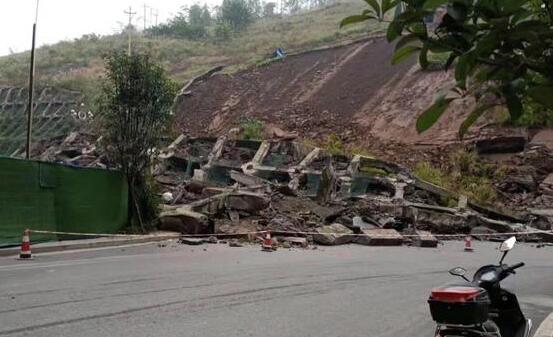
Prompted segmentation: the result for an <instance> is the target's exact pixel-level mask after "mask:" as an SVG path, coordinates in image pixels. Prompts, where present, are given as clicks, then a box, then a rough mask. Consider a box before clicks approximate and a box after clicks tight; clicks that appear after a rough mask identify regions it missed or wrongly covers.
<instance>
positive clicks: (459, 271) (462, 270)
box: [449, 267, 467, 276]
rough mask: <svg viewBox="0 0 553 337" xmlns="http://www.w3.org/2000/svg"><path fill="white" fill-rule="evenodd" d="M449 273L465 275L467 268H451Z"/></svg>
mask: <svg viewBox="0 0 553 337" xmlns="http://www.w3.org/2000/svg"><path fill="white" fill-rule="evenodd" d="M449 273H450V274H451V275H455V276H465V274H466V273H467V270H466V269H465V268H463V267H455V268H453V269H450V270H449Z"/></svg>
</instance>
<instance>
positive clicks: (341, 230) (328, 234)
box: [313, 223, 353, 246]
mask: <svg viewBox="0 0 553 337" xmlns="http://www.w3.org/2000/svg"><path fill="white" fill-rule="evenodd" d="M315 231H316V232H317V234H314V235H313V240H314V241H315V242H316V243H319V244H321V245H328V246H333V245H342V244H346V243H350V242H351V241H352V240H353V236H352V235H351V234H353V231H351V230H350V229H348V228H347V227H346V226H343V225H341V224H339V223H335V224H332V225H327V226H323V227H320V228H317V229H316V230H315Z"/></svg>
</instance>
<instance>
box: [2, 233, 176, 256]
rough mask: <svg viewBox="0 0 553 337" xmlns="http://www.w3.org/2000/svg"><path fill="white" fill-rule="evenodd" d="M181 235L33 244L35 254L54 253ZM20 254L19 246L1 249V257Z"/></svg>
mask: <svg viewBox="0 0 553 337" xmlns="http://www.w3.org/2000/svg"><path fill="white" fill-rule="evenodd" d="M180 237H181V234H168V235H158V236H148V237H143V238H132V239H124V240H109V241H92V240H94V239H91V242H78V243H71V242H70V241H68V242H65V243H61V244H59V245H54V246H43V247H41V246H40V244H37V245H33V255H34V254H40V253H52V252H63V251H72V250H81V249H90V248H100V247H118V246H128V245H133V244H137V243H147V242H158V241H165V240H169V239H178V238H180ZM17 254H19V247H14V248H4V249H0V257H9V256H14V255H17Z"/></svg>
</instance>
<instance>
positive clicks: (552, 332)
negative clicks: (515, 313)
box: [534, 312, 553, 337]
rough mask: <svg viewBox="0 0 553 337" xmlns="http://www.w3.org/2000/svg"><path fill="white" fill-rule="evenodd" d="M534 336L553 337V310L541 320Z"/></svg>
mask: <svg viewBox="0 0 553 337" xmlns="http://www.w3.org/2000/svg"><path fill="white" fill-rule="evenodd" d="M534 337H553V312H552V313H550V314H549V316H547V317H546V318H545V319H544V320H543V322H541V324H540V326H539V328H538V330H536V333H535V334H534Z"/></svg>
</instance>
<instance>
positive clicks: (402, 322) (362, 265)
mask: <svg viewBox="0 0 553 337" xmlns="http://www.w3.org/2000/svg"><path fill="white" fill-rule="evenodd" d="M496 246H497V244H493V243H479V242H476V243H475V247H476V248H475V249H476V251H475V252H474V253H465V252H463V251H462V243H461V242H450V243H447V244H446V245H445V246H440V247H439V248H438V249H430V248H427V249H423V248H413V247H364V246H356V245H350V246H340V247H320V248H319V249H317V250H301V249H297V250H283V249H281V250H279V251H277V252H274V253H266V252H261V251H260V250H259V248H258V247H243V248H230V247H227V246H224V245H204V246H194V247H192V246H183V245H178V244H176V243H170V244H169V245H168V246H166V247H158V246H157V244H151V245H143V246H138V247H127V248H116V249H104V250H95V251H87V252H73V253H63V254H50V255H47V254H44V255H40V256H36V257H35V259H34V260H33V261H17V260H15V259H13V258H1V259H0V336H34V337H36V336H56V337H58V336H71V337H85V336H91V337H101V336H109V337H113V336H137V337H141V336H156V337H166V336H167V337H169V336H170V337H174V336H203V337H215V336H217V337H219V336H227V337H228V336H241V337H242V336H262V337H272V336H278V337H282V336H315V337H325V336H329V337H337V336H348V337H354V336H364V337H368V336H370V337H399V336H401V337H408V336H412V337H422V336H428V337H431V336H432V334H433V324H432V321H431V319H430V315H429V312H428V307H427V304H426V299H427V296H428V294H429V290H430V289H431V288H432V287H433V286H437V285H441V284H443V283H445V282H448V281H451V280H452V276H449V275H448V274H447V272H446V271H447V270H448V269H449V268H450V267H452V266H457V265H461V266H464V267H466V268H468V269H469V270H470V271H474V269H475V268H476V267H478V266H480V265H482V264H484V263H493V262H496V261H497V260H498V257H499V252H498V251H497V250H496V249H495V248H496ZM506 261H507V262H511V263H514V262H519V261H525V262H526V263H527V266H526V267H524V268H521V269H520V272H518V273H517V275H514V276H513V277H511V278H510V279H508V280H506V281H505V286H507V287H511V288H514V289H516V290H517V293H518V294H519V299H520V301H521V303H522V306H523V310H524V311H525V312H526V313H527V314H528V315H529V316H530V317H531V318H532V319H533V320H534V323H535V324H536V325H535V326H537V324H539V323H540V321H541V320H543V318H544V317H545V316H546V315H547V314H548V313H549V312H551V311H553V281H552V280H553V248H552V247H545V248H535V247H534V246H531V245H526V244H520V245H518V246H516V247H515V249H514V250H513V251H511V252H510V253H509V256H508V257H507V259H506Z"/></svg>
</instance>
